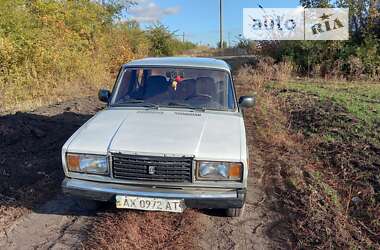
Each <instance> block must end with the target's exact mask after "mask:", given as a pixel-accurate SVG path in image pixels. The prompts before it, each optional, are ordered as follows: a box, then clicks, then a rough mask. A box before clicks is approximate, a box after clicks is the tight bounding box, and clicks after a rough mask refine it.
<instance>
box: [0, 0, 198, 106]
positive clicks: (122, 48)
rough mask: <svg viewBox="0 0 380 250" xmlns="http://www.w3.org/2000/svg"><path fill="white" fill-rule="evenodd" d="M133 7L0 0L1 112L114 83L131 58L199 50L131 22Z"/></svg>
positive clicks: (161, 29)
mask: <svg viewBox="0 0 380 250" xmlns="http://www.w3.org/2000/svg"><path fill="white" fill-rule="evenodd" d="M133 4H135V3H133V1H120V0H107V1H92V0H60V1H58V0H0V110H2V109H6V108H9V107H12V106H13V105H16V104H20V103H23V102H24V101H32V102H33V101H35V100H40V101H41V102H43V100H44V99H46V97H47V96H55V97H54V98H55V99H57V98H59V97H60V96H64V95H65V94H66V95H67V93H69V92H70V91H69V89H76V90H77V92H78V90H79V91H82V90H84V89H86V88H87V87H94V86H95V87H98V85H100V84H105V83H108V84H109V83H111V81H112V79H113V78H114V75H115V73H116V72H117V71H118V69H119V67H120V65H121V64H123V63H126V62H128V61H130V60H132V59H135V58H141V57H145V56H164V55H168V56H169V55H174V54H176V53H178V52H179V51H182V50H187V49H191V48H194V47H195V45H194V44H192V43H191V42H183V41H180V40H178V39H177V38H176V36H175V33H174V32H171V31H170V30H169V29H168V28H167V27H165V26H164V25H162V24H158V23H157V24H154V25H152V26H150V27H148V29H142V28H140V26H139V24H138V23H136V22H134V21H126V19H125V18H123V14H124V13H125V12H126V11H128V8H129V7H130V6H131V5H133ZM74 87H75V88H74ZM52 101H54V100H52Z"/></svg>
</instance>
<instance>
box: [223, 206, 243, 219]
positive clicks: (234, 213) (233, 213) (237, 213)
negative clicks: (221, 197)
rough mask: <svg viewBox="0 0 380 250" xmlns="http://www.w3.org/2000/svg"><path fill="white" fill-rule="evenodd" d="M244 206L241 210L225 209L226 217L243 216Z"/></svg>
mask: <svg viewBox="0 0 380 250" xmlns="http://www.w3.org/2000/svg"><path fill="white" fill-rule="evenodd" d="M243 210H244V206H243V207H241V208H227V209H226V215H227V216H228V217H239V216H240V215H242V214H243Z"/></svg>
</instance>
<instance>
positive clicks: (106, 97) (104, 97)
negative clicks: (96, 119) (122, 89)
mask: <svg viewBox="0 0 380 250" xmlns="http://www.w3.org/2000/svg"><path fill="white" fill-rule="evenodd" d="M98 97H99V100H100V101H102V102H105V103H108V102H109V101H110V97H111V92H110V91H109V90H106V89H101V90H99V93H98Z"/></svg>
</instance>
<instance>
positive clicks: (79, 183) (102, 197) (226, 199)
mask: <svg viewBox="0 0 380 250" xmlns="http://www.w3.org/2000/svg"><path fill="white" fill-rule="evenodd" d="M62 190H63V193H65V194H68V195H73V196H78V197H82V198H85V199H90V200H99V201H114V200H115V196H116V195H132V196H142V197H156V198H167V199H184V201H185V204H186V206H187V207H189V208H241V207H242V206H243V205H244V202H245V197H246V189H209V188H207V189H205V188H204V189H200V188H194V189H190V188H187V189H172V188H170V189H165V188H153V187H146V186H131V185H121V184H113V183H103V182H95V181H87V180H79V179H71V178H66V179H64V180H63V182H62Z"/></svg>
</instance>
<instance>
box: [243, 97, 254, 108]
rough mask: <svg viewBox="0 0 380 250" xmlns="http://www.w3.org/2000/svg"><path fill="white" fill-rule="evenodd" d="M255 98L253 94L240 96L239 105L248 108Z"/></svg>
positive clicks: (251, 105) (252, 104)
mask: <svg viewBox="0 0 380 250" xmlns="http://www.w3.org/2000/svg"><path fill="white" fill-rule="evenodd" d="M255 102H256V98H255V97H254V96H241V97H240V98H239V107H241V108H250V107H253V106H254V105H255Z"/></svg>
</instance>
